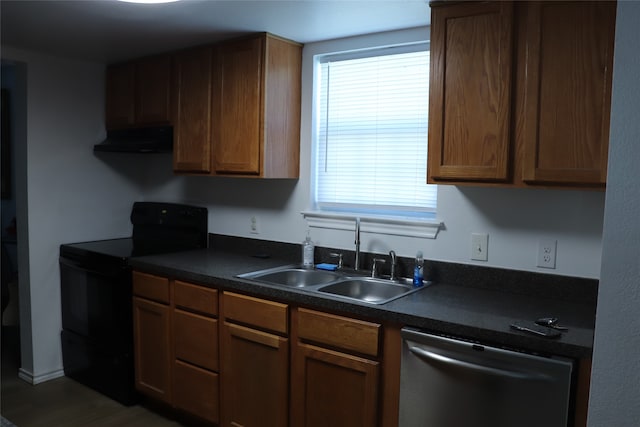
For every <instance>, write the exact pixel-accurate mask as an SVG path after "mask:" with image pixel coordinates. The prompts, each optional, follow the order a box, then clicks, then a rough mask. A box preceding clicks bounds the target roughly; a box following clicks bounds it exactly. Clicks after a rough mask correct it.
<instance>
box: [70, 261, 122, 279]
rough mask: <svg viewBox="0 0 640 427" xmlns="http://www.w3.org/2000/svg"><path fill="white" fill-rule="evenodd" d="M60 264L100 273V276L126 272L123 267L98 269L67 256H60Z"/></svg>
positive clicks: (94, 273) (111, 275)
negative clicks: (114, 269)
mask: <svg viewBox="0 0 640 427" xmlns="http://www.w3.org/2000/svg"><path fill="white" fill-rule="evenodd" d="M60 264H62V265H64V266H66V267H69V268H72V269H74V270H79V271H83V272H85V273H87V274H92V275H98V276H103V277H117V276H119V275H120V274H121V273H122V272H125V271H126V269H124V268H122V269H118V271H113V270H112V269H102V270H100V269H96V268H92V267H89V266H88V265H87V264H85V263H83V262H81V261H77V260H74V259H71V258H65V257H60Z"/></svg>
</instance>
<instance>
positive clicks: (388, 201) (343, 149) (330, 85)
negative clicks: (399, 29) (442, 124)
mask: <svg viewBox="0 0 640 427" xmlns="http://www.w3.org/2000/svg"><path fill="white" fill-rule="evenodd" d="M316 67H317V68H316V90H317V97H316V102H317V105H316V108H315V111H316V121H315V124H316V129H315V150H316V151H315V165H314V166H315V175H314V189H313V193H314V195H313V200H314V203H315V206H314V207H315V209H316V210H320V211H330V212H331V211H332V212H348V213H355V214H374V215H383V216H388V217H412V218H434V216H435V211H436V199H437V191H436V189H437V187H436V186H435V185H427V184H426V169H427V123H428V107H429V51H428V45H427V44H419V45H411V46H407V47H402V48H385V49H376V50H366V51H362V52H358V53H355V54H354V53H349V54H339V55H326V56H321V57H319V58H318V61H317V65H316Z"/></svg>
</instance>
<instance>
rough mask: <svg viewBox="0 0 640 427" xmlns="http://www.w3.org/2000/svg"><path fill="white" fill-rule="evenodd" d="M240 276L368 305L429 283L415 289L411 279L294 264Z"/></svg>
mask: <svg viewBox="0 0 640 427" xmlns="http://www.w3.org/2000/svg"><path fill="white" fill-rule="evenodd" d="M238 277H239V278H242V279H249V280H255V281H257V282H262V283H266V284H269V285H277V286H284V287H288V288H299V289H304V290H305V291H309V292H318V293H324V294H328V295H332V296H334V297H338V298H347V299H350V300H352V301H359V302H364V303H368V304H385V303H387V302H389V301H393V300H395V299H397V298H400V297H402V296H405V295H409V294H411V293H414V292H417V291H419V290H420V289H422V288H424V287H425V286H426V285H427V284H428V283H425V286H422V287H419V288H414V287H413V284H412V283H411V279H398V280H386V279H380V278H371V277H366V276H354V275H349V274H347V273H346V272H343V271H335V272H333V271H325V270H314V269H305V268H300V267H299V266H292V265H289V266H284V267H276V268H270V269H267V270H260V271H253V272H251V273H245V274H240V275H239V276H238Z"/></svg>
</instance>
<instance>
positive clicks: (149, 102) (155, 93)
mask: <svg viewBox="0 0 640 427" xmlns="http://www.w3.org/2000/svg"><path fill="white" fill-rule="evenodd" d="M170 100H171V56H170V55H158V56H152V57H149V58H144V59H141V60H140V61H138V62H137V63H136V122H137V123H141V124H169V123H171V104H170Z"/></svg>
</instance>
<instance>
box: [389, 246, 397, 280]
mask: <svg viewBox="0 0 640 427" xmlns="http://www.w3.org/2000/svg"><path fill="white" fill-rule="evenodd" d="M389 257H390V258H391V273H390V275H389V279H390V280H395V279H396V252H395V251H389Z"/></svg>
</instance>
